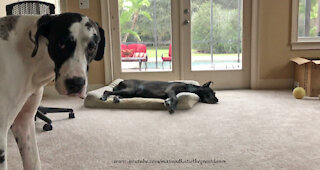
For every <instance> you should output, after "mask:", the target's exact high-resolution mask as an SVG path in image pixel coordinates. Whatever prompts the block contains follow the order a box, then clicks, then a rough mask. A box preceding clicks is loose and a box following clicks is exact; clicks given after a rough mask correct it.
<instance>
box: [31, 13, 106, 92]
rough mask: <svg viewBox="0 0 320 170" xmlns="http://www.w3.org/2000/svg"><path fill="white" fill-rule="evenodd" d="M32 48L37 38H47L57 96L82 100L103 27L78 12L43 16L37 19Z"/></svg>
mask: <svg viewBox="0 0 320 170" xmlns="http://www.w3.org/2000/svg"><path fill="white" fill-rule="evenodd" d="M37 24H38V29H37V32H36V35H35V49H34V51H33V54H32V56H35V55H36V53H37V50H38V41H39V37H40V36H44V37H45V38H47V39H48V52H49V55H50V57H51V59H52V60H53V62H54V63H55V75H56V77H55V86H56V89H57V91H58V92H59V93H60V94H64V95H74V96H79V97H84V96H85V94H86V87H87V84H88V78H87V73H88V69H89V63H90V62H91V61H92V60H101V59H102V58H103V54H104V47H105V36H104V31H103V29H102V28H100V27H99V25H97V24H96V23H95V22H93V21H92V20H90V19H89V18H88V17H86V16H83V15H81V14H77V13H64V14H60V15H45V16H42V17H41V18H40V19H39V20H38V23H37Z"/></svg>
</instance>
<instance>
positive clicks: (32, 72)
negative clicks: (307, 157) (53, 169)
mask: <svg viewBox="0 0 320 170" xmlns="http://www.w3.org/2000/svg"><path fill="white" fill-rule="evenodd" d="M104 47H105V37H104V31H103V29H101V28H100V27H99V26H98V25H97V24H96V23H95V22H93V21H92V20H90V19H89V18H88V17H86V16H83V15H81V14H77V13H64V14H60V15H44V16H8V17H3V18H0V170H5V169H7V161H6V158H7V136H8V131H9V129H10V127H11V131H12V133H13V135H14V136H15V139H16V142H17V144H18V147H19V150H20V154H21V157H22V161H23V167H24V169H25V170H38V169H41V166H40V159H39V152H38V147H37V142H36V135H35V125H34V116H35V114H36V111H37V108H38V106H39V104H40V101H41V98H42V93H43V87H44V86H45V85H46V84H48V83H49V82H50V81H52V80H53V79H55V87H56V89H57V91H58V92H59V93H60V94H63V95H70V96H78V97H81V98H84V97H85V96H86V89H87V84H88V81H87V80H88V79H87V72H88V69H89V63H90V62H91V61H92V60H101V59H102V58H103V53H104Z"/></svg>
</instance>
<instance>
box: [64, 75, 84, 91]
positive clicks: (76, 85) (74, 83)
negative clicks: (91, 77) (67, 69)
mask: <svg viewBox="0 0 320 170" xmlns="http://www.w3.org/2000/svg"><path fill="white" fill-rule="evenodd" d="M85 83H86V80H85V79H84V78H82V77H73V78H69V79H66V81H65V84H66V88H67V91H68V93H69V94H73V93H79V92H80V91H81V90H82V88H83V86H84V85H85Z"/></svg>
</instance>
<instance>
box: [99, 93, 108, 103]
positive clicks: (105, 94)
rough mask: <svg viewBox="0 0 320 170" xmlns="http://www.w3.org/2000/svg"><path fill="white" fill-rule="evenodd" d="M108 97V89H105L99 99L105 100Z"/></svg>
mask: <svg viewBox="0 0 320 170" xmlns="http://www.w3.org/2000/svg"><path fill="white" fill-rule="evenodd" d="M108 97H109V92H108V91H105V92H104V93H103V95H102V97H100V100H102V101H106V100H107V99H108Z"/></svg>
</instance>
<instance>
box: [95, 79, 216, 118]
mask: <svg viewBox="0 0 320 170" xmlns="http://www.w3.org/2000/svg"><path fill="white" fill-rule="evenodd" d="M211 83H212V82H211V81H209V82H207V83H205V84H204V85H202V86H196V85H192V84H186V83H182V82H164V81H145V80H124V81H122V82H120V83H119V84H118V85H117V86H116V87H114V88H113V91H105V92H104V93H103V95H102V97H101V98H100V100H102V101H106V100H107V98H108V97H109V96H110V95H115V97H114V98H113V102H114V103H119V102H120V99H121V98H132V97H142V98H160V99H164V100H165V105H166V107H167V109H168V111H169V113H170V114H172V113H174V111H175V109H176V106H177V104H178V99H177V96H176V95H177V94H178V93H181V92H190V93H195V94H197V95H198V96H199V97H200V102H203V103H209V104H214V103H217V102H218V98H217V97H216V95H215V92H214V91H213V90H212V89H211V88H210V87H209V86H210V84H211Z"/></svg>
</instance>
